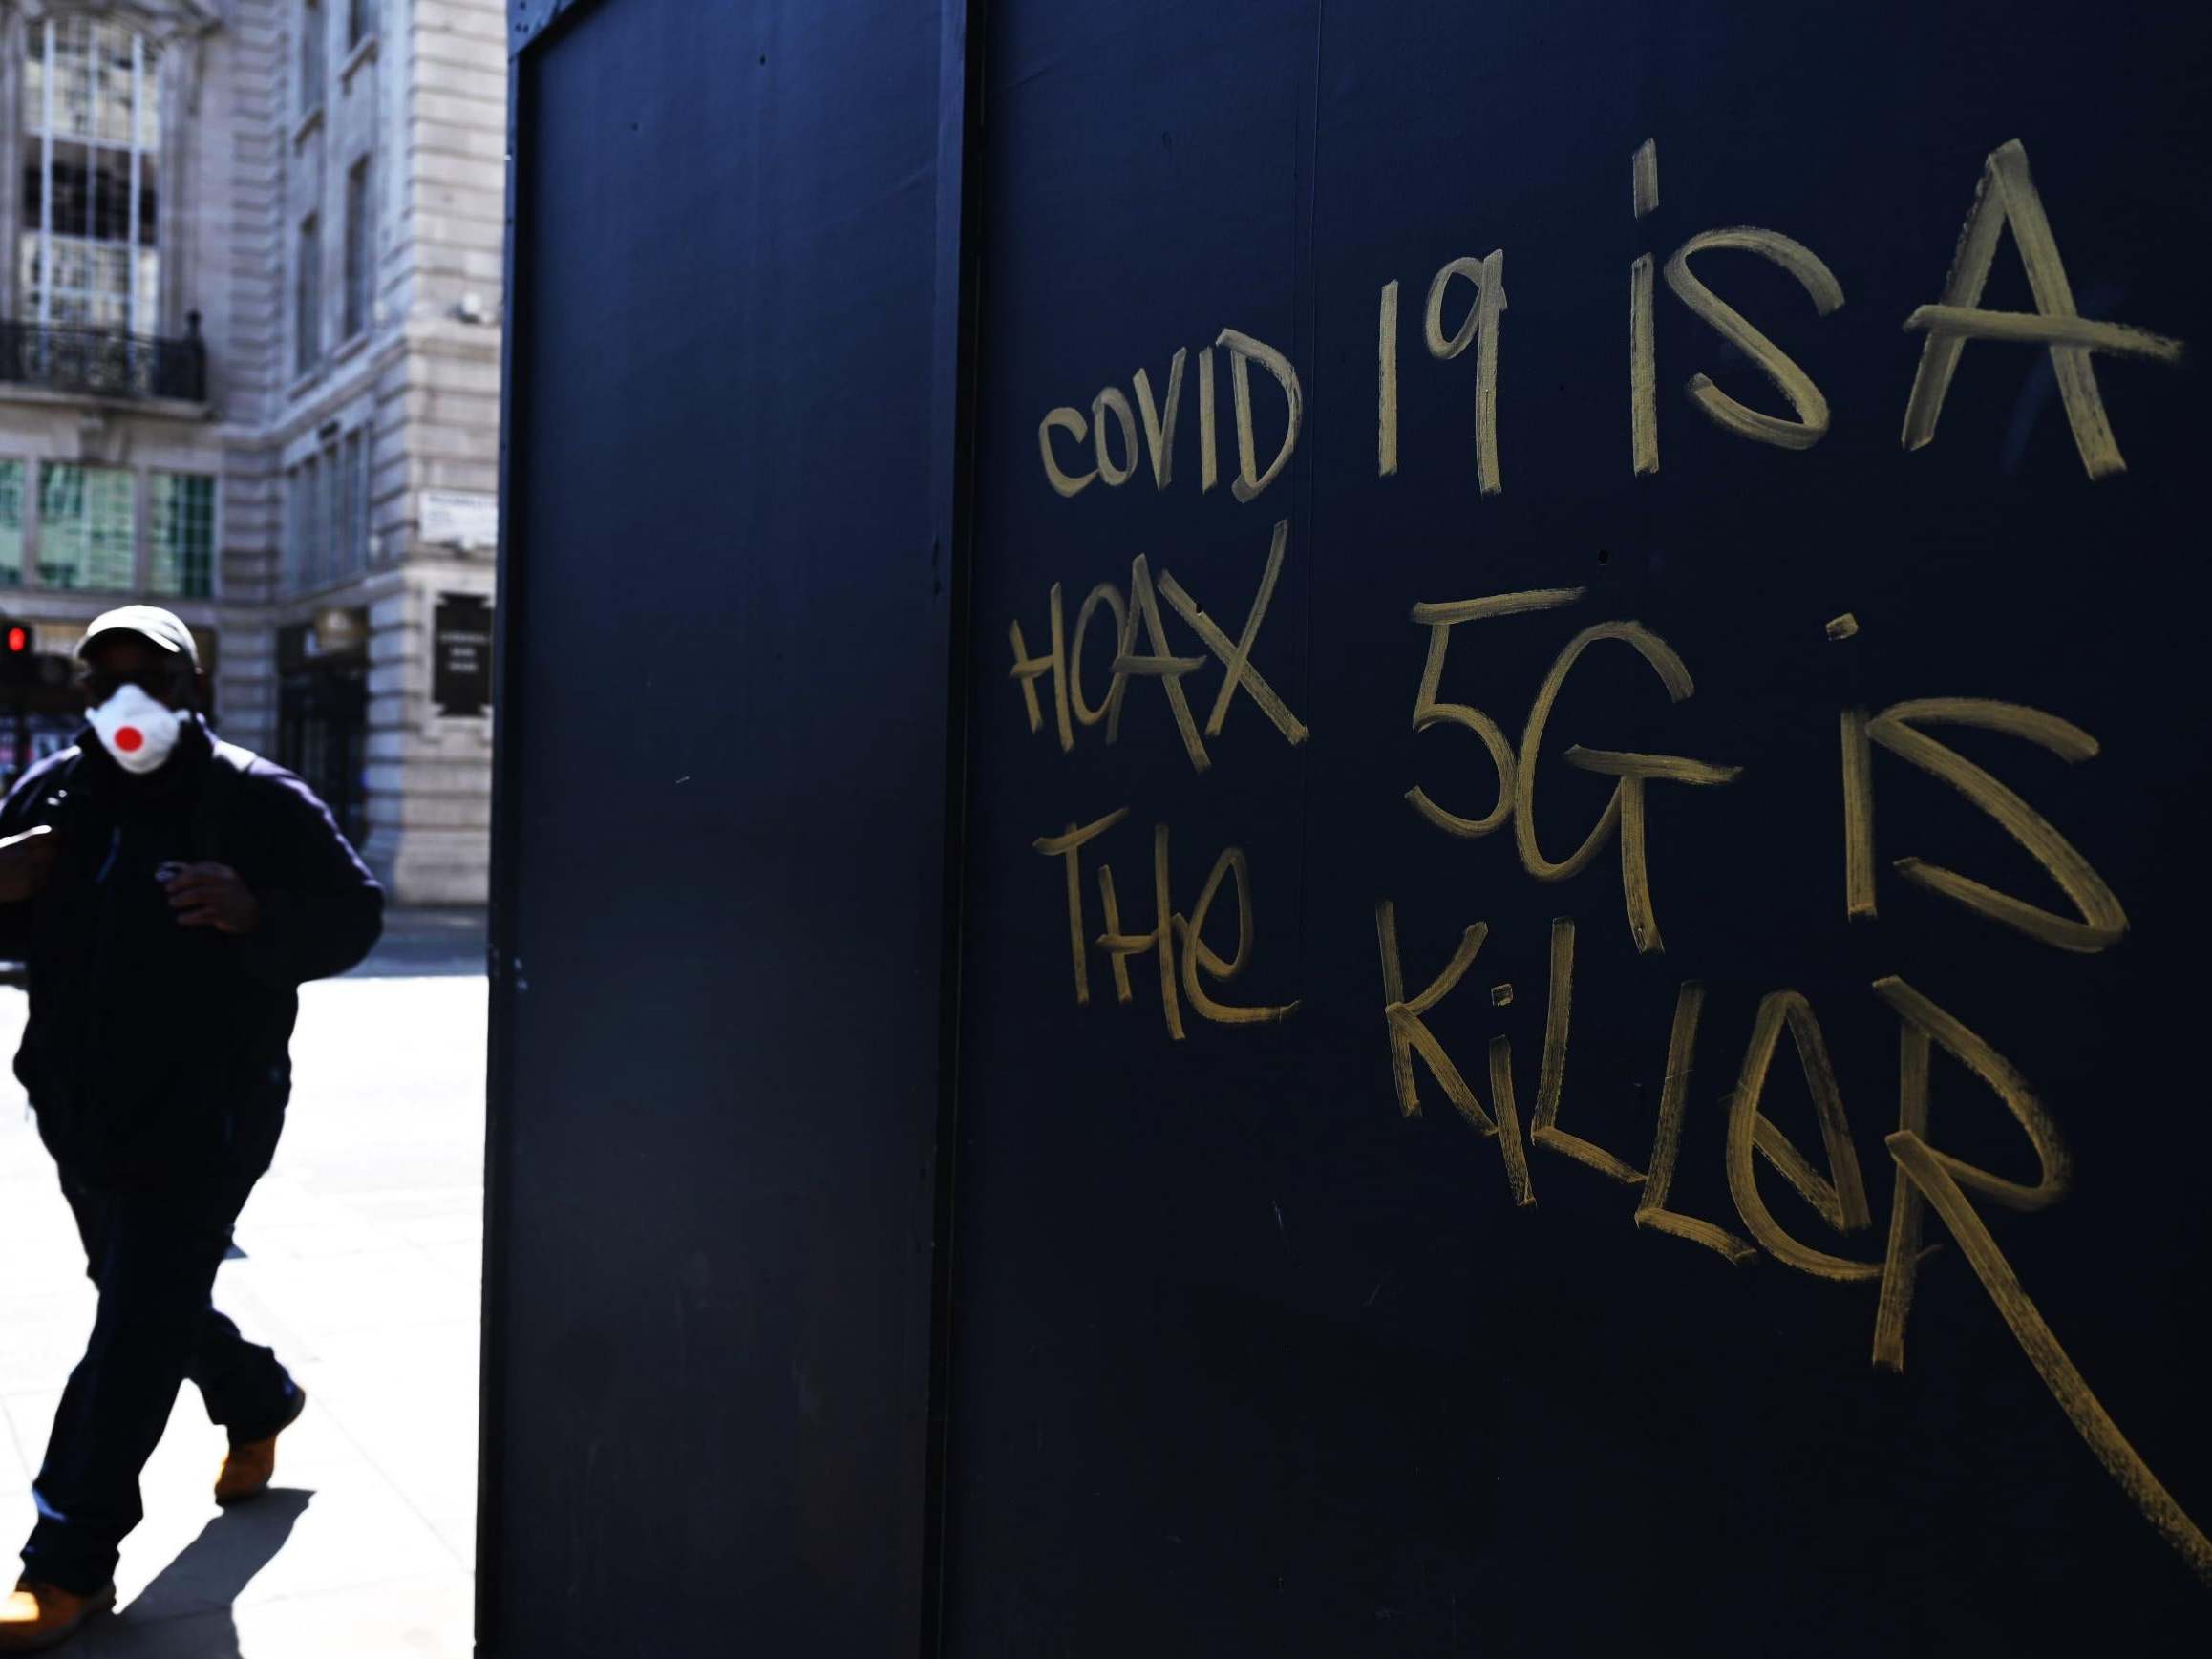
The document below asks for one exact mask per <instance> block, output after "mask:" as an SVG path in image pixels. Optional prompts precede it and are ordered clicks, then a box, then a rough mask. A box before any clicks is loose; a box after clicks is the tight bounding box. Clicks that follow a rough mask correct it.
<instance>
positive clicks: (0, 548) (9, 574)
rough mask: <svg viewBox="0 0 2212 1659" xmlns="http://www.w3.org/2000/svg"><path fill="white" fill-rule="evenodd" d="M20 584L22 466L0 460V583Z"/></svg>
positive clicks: (21, 569) (14, 462)
mask: <svg viewBox="0 0 2212 1659" xmlns="http://www.w3.org/2000/svg"><path fill="white" fill-rule="evenodd" d="M22 581H23V463H22V462H21V461H19V460H11V461H0V583H4V584H6V585H8V586H10V587H13V586H16V585H19V584H20V583H21V582H22Z"/></svg>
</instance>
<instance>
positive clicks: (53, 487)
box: [38, 461, 138, 592]
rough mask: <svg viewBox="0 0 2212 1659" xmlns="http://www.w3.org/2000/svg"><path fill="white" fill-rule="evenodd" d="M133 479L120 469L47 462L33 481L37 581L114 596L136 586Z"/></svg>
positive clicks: (134, 494) (128, 473)
mask: <svg viewBox="0 0 2212 1659" xmlns="http://www.w3.org/2000/svg"><path fill="white" fill-rule="evenodd" d="M136 481H137V480H136V479H134V478H133V477H132V475H131V474H130V472H129V471H127V470H126V469H124V468H122V467H87V466H78V465H76V464H74V462H70V461H48V462H47V463H46V464H45V467H44V469H43V471H42V472H41V473H40V475H39V480H38V521H39V522H38V580H39V581H40V582H41V583H42V584H43V585H46V586H48V587H82V588H89V589H95V590H98V591H105V592H119V591H121V590H124V589H127V588H130V587H132V586H135V585H136V578H137V569H136V566H137V563H138V561H137V557H136V550H137V541H138V538H137V529H138V513H137V504H138V502H137V496H138V492H137V489H136V487H135V486H136Z"/></svg>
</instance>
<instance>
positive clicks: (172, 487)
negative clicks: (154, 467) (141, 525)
mask: <svg viewBox="0 0 2212 1659" xmlns="http://www.w3.org/2000/svg"><path fill="white" fill-rule="evenodd" d="M146 590H147V592H149V593H153V594H158V595H162V596H169V597H177V598H183V599H207V598H210V597H212V596H213V594H214V592H215V480H214V479H212V478H210V477H209V476H208V475H206V474H205V473H169V472H154V473H149V474H147V475H146Z"/></svg>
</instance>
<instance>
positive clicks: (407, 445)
mask: <svg viewBox="0 0 2212 1659" xmlns="http://www.w3.org/2000/svg"><path fill="white" fill-rule="evenodd" d="M504 30H505V5H504V0H0V234H5V235H6V237H7V239H8V240H7V242H6V244H5V245H0V613H5V615H6V617H7V619H8V620H9V622H10V623H11V624H14V625H19V626H22V627H25V628H27V629H28V630H29V632H30V633H31V635H32V638H33V639H34V640H35V642H36V649H37V650H39V651H41V652H67V651H69V650H70V649H73V647H74V642H75V640H76V639H77V638H78V637H80V636H81V633H82V630H83V627H84V626H85V624H86V623H87V622H88V621H89V620H90V619H91V618H92V617H93V616H95V615H96V614H97V613H98V612H99V611H100V610H102V609H104V608H106V607H107V606H111V605H115V604H118V603H121V602H122V601H123V600H124V599H126V598H130V597H142V598H145V599H147V600H150V601H152V602H154V603H157V604H161V605H166V606H169V607H170V608H172V609H174V610H176V611H177V612H178V613H179V614H180V615H181V616H182V617H183V618H184V619H185V620H186V621H187V622H188V623H189V624H191V625H192V627H194V629H195V630H196V632H197V633H198V634H199V635H200V637H201V639H202V648H203V649H202V656H203V658H204V659H205V660H206V661H207V663H208V666H209V668H210V670H211V674H212V678H213V680H214V692H215V704H216V714H217V720H218V724H219V725H220V727H221V729H222V731H223V734H224V735H225V736H227V737H229V738H231V739H232V740H233V741H235V742H240V743H243V744H245V745H246V746H247V747H249V748H253V749H257V750H260V751H262V752H263V753H266V754H268V755H272V756H273V757H275V758H277V759H279V760H282V761H283V762H285V763H286V764H287V765H289V766H291V767H293V768H294V769H295V770H297V771H299V772H300V773H301V774H302V775H303V776H306V777H308V779H309V781H310V782H312V783H313V784H314V785H315V786H316V787H317V789H318V790H319V791H321V792H322V793H323V794H324V796H325V798H327V799H329V800H330V803H331V806H332V808H333V810H335V811H337V812H338V814H339V816H340V818H341V819H342V820H343V821H344V822H345V823H346V825H347V827H348V829H349V832H350V833H351V834H352V835H353V836H354V837H355V838H356V840H358V842H359V844H360V846H361V848H362V851H363V853H364V855H365V856H366V857H367V858H368V860H369V861H370V862H371V864H372V866H373V867H374V868H375V869H376V871H377V873H378V875H379V876H380V877H382V878H383V879H384V880H385V881H386V882H387V883H388V884H389V886H390V888H391V890H392V892H393V896H394V898H395V899H397V900H398V901H399V902H402V903H415V904H440V903H478V902H481V900H482V898H483V896H484V892H485V888H486V880H487V867H488V861H489V822H490V790H491V765H490V757H491V716H490V709H489V704H488V701H485V700H484V699H485V697H486V695H487V690H488V674H487V670H488V649H487V645H486V636H487V634H488V630H489V610H490V605H491V602H492V599H493V569H494V559H495V552H496V549H495V546H494V540H495V517H496V515H495V512H494V503H495V493H494V492H495V490H496V483H497V472H498V456H499V365H500V315H501V293H500V279H501V263H502V247H503V234H504V232H503V220H504V156H505V119H506V83H505V74H506V53H505V44H504ZM68 724H69V723H68V722H67V721H66V719H65V718H64V717H63V716H61V715H59V714H58V713H49V714H44V715H40V716H38V717H37V718H36V719H34V720H32V722H31V723H30V730H29V731H28V741H27V742H23V743H18V741H17V734H13V733H10V732H7V731H6V730H5V726H4V724H0V756H4V758H5V762H6V765H7V766H8V768H9V769H11V770H12V769H13V768H14V767H16V766H17V765H19V764H20V763H21V761H22V760H23V759H24V758H25V755H22V754H18V753H17V751H18V749H23V750H26V751H28V753H29V755H32V756H34V755H35V754H36V753H37V752H38V751H39V750H40V749H42V748H50V747H52V746H53V745H54V744H56V743H58V742H61V741H66V729H67V728H68Z"/></svg>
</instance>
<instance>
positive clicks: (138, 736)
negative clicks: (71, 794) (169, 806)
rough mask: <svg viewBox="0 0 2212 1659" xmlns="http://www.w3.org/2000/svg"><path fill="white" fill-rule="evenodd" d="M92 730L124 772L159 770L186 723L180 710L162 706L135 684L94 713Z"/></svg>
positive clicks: (122, 690)
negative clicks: (179, 712) (180, 714)
mask: <svg viewBox="0 0 2212 1659" xmlns="http://www.w3.org/2000/svg"><path fill="white" fill-rule="evenodd" d="M90 718H91V720H92V728H93V730H94V731H95V732H96V733H98V734H99V739H100V744H101V746H102V747H103V748H105V749H106V750H107V752H108V753H109V754H110V755H114V756H115V757H116V764H117V766H120V767H121V768H122V769H123V770H124V771H125V772H134V773H138V774H139V775H141V776H142V775H144V774H146V773H149V772H153V771H157V770H159V768H160V765H161V763H162V762H163V761H164V760H166V759H168V758H169V755H170V752H171V751H173V750H174V749H175V748H176V747H177V734H179V733H180V732H181V731H182V730H183V725H184V722H183V721H182V720H181V718H180V717H179V716H178V713H177V711H176V710H174V709H172V708H169V707H168V706H167V705H165V704H162V703H159V702H157V701H155V700H154V698H152V697H150V696H148V695H147V694H146V692H145V691H142V690H141V689H140V688H138V686H135V685H127V684H126V685H123V686H120V687H117V690H116V693H115V695H114V696H112V697H110V698H109V699H108V700H107V701H106V702H104V703H102V704H101V705H100V706H99V707H98V708H96V709H95V710H93V711H92V713H91V715H90Z"/></svg>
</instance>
